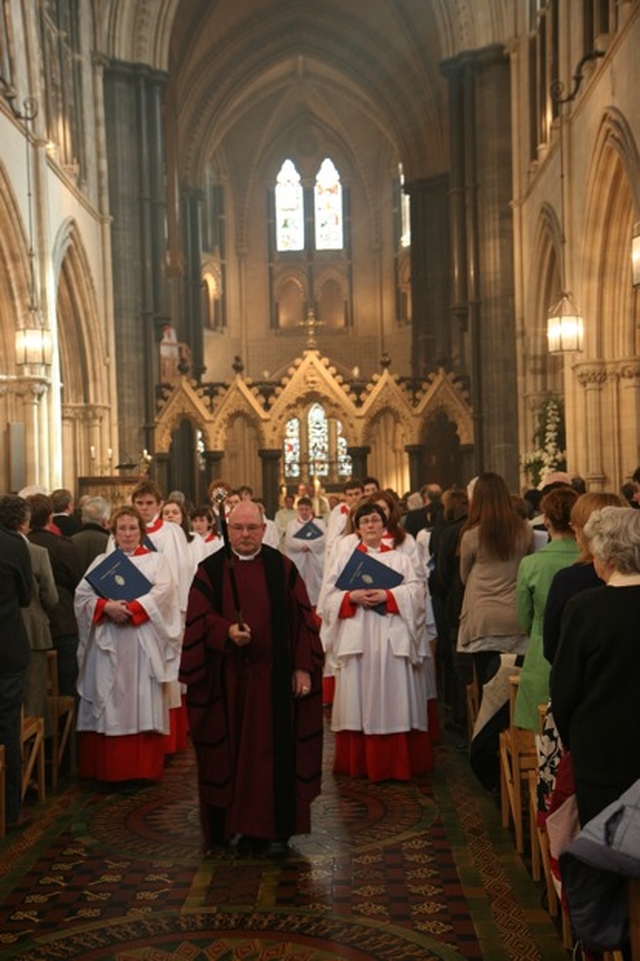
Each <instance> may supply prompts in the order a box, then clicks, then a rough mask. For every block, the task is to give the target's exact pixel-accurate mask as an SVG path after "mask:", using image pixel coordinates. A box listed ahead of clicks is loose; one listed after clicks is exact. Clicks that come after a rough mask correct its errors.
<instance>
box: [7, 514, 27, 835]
mask: <svg viewBox="0 0 640 961" xmlns="http://www.w3.org/2000/svg"><path fill="white" fill-rule="evenodd" d="M30 600H31V560H30V558H29V551H28V548H27V545H26V544H25V542H24V539H23V537H22V536H21V535H20V534H14V533H12V532H10V531H8V530H6V529H5V528H0V743H2V744H4V749H5V762H6V768H7V771H6V805H7V808H6V810H7V828H8V829H9V830H15V829H16V828H19V827H21V826H23V824H24V823H25V822H24V819H23V817H22V751H21V747H20V726H21V708H22V695H23V692H24V678H25V674H26V672H27V667H28V664H29V640H28V638H27V632H26V630H25V626H24V621H23V620H22V612H21V610H20V608H21V607H27V606H28V604H29V602H30Z"/></svg>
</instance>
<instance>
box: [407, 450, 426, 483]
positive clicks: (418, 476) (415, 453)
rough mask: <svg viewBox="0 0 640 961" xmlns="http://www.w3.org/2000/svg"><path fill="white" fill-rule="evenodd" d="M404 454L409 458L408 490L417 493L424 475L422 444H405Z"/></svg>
mask: <svg viewBox="0 0 640 961" xmlns="http://www.w3.org/2000/svg"><path fill="white" fill-rule="evenodd" d="M404 449H405V452H406V453H407V454H408V456H409V490H410V491H418V490H420V488H421V487H422V485H423V483H424V482H425V479H426V478H425V475H424V453H425V447H424V444H406V445H405V448H404Z"/></svg>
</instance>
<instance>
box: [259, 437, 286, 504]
mask: <svg viewBox="0 0 640 961" xmlns="http://www.w3.org/2000/svg"><path fill="white" fill-rule="evenodd" d="M258 457H259V458H260V460H261V461H262V500H263V501H264V506H265V508H266V511H267V515H268V517H273V515H274V514H275V512H276V511H277V510H278V495H279V488H278V484H279V481H280V460H281V459H282V451H281V450H280V449H279V448H275V449H266V448H262V450H259V451H258Z"/></svg>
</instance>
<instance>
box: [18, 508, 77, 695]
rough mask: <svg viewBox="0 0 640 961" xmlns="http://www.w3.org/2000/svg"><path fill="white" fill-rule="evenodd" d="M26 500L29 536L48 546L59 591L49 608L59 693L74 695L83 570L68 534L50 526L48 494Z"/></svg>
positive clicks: (51, 509) (32, 539) (36, 541)
mask: <svg viewBox="0 0 640 961" xmlns="http://www.w3.org/2000/svg"><path fill="white" fill-rule="evenodd" d="M27 500H28V503H29V508H30V510H31V529H30V531H29V535H28V537H29V540H30V541H31V543H32V544H38V545H39V546H40V547H46V549H47V550H48V552H49V560H50V561H51V568H52V570H53V577H54V580H55V582H56V590H57V591H58V603H57V604H56V606H55V607H54V608H52V610H50V611H49V625H50V629H51V637H52V639H53V646H54V647H55V649H56V651H57V652H58V687H59V690H60V694H62V695H64V696H65V697H73V696H75V693H76V681H77V678H78V625H77V623H76V617H75V613H74V609H73V596H74V591H75V589H76V587H77V585H78V581H79V580H80V578H81V577H82V573H83V572H82V570H81V569H80V561H79V558H78V552H77V550H76V546H75V544H74V543H73V541H72V540H71V538H69V537H64V536H62V535H60V534H54V533H53V531H51V530H50V523H51V517H52V514H53V503H52V500H51V498H50V497H49V496H48V495H47V494H33V495H32V496H31V497H28V498H27Z"/></svg>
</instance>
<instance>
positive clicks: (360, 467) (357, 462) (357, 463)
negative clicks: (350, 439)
mask: <svg viewBox="0 0 640 961" xmlns="http://www.w3.org/2000/svg"><path fill="white" fill-rule="evenodd" d="M370 453H371V448H370V447H347V454H348V455H349V457H350V458H351V476H352V477H355V478H356V479H357V480H362V478H363V477H366V476H367V474H368V473H369V472H368V470H367V457H368V456H369V454H370Z"/></svg>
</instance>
